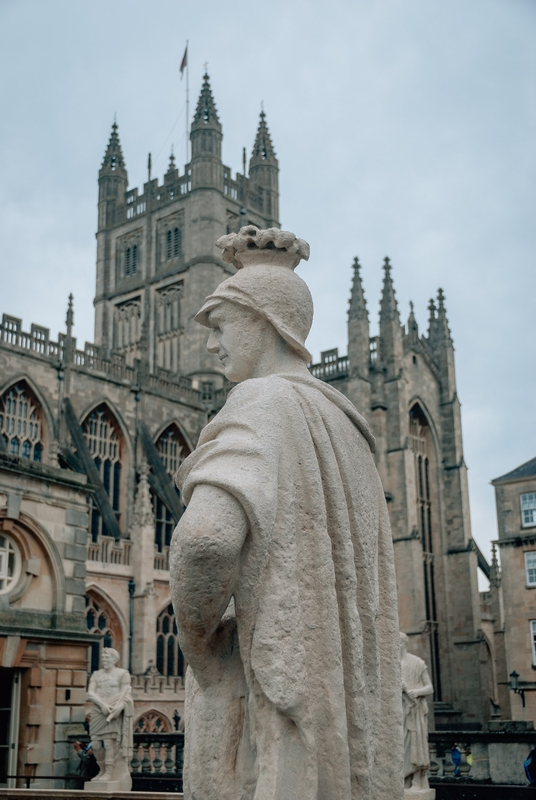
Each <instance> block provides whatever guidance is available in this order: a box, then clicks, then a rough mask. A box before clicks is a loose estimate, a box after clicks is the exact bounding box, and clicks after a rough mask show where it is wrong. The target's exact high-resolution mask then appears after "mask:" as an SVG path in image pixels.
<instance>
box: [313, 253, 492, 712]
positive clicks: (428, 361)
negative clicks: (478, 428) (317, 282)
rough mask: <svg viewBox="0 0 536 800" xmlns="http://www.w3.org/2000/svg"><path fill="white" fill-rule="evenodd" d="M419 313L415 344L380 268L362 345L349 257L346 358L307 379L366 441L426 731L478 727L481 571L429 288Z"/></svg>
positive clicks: (436, 304)
mask: <svg viewBox="0 0 536 800" xmlns="http://www.w3.org/2000/svg"><path fill="white" fill-rule="evenodd" d="M429 312H430V316H429V320H428V330H427V332H426V334H424V335H423V334H420V333H419V327H418V324H417V320H416V318H415V314H414V312H413V306H411V312H410V315H409V318H408V320H407V324H406V325H404V324H402V322H401V319H400V313H399V309H398V304H397V300H396V296H395V291H394V285H393V278H392V268H391V264H390V261H389V259H388V258H386V259H385V264H384V281H383V290H382V296H381V302H380V326H379V335H378V336H373V337H371V336H370V323H369V315H368V310H367V305H366V302H365V296H364V290H363V285H362V281H361V275H360V267H359V262H358V260H357V259H356V260H355V263H354V277H353V284H352V290H351V298H350V307H349V312H348V355H346V356H339V354H338V351H337V350H328V351H325V352H323V353H322V356H321V362H320V363H319V364H315V365H313V367H312V372H313V374H314V375H316V376H317V377H318V378H321V379H322V380H326V381H329V382H330V383H331V384H332V385H333V386H335V387H336V388H337V389H339V390H340V391H341V392H343V393H344V394H345V395H346V396H347V397H349V399H350V400H352V402H353V403H354V404H355V405H356V407H357V408H358V409H359V410H360V411H361V412H362V413H363V414H364V415H365V417H366V418H367V419H368V421H369V423H370V425H371V427H372V431H373V433H374V435H375V437H376V441H377V449H376V463H377V466H378V470H379V472H380V476H381V479H382V482H383V486H384V489H385V494H386V498H387V501H388V508H389V513H390V519H391V527H392V531H393V541H394V546H395V561H396V574H397V584H398V600H399V614H400V627H401V629H402V630H403V631H405V632H406V633H407V634H408V636H409V637H410V644H409V650H410V652H412V653H415V654H416V655H419V656H420V657H421V658H423V659H424V660H425V661H426V663H427V664H428V665H429V667H430V675H431V677H432V681H433V684H434V688H435V694H434V711H435V714H434V717H435V725H436V726H437V727H439V728H441V727H442V728H453V727H459V726H462V725H463V726H464V727H467V726H478V725H482V724H483V723H485V722H486V721H487V720H489V719H491V718H495V717H497V716H499V715H500V703H499V697H498V693H497V684H496V679H495V672H496V668H495V662H496V654H495V639H494V637H493V636H490V634H489V632H488V631H487V629H486V625H484V624H483V618H482V610H481V601H482V598H481V597H480V594H479V590H478V582H477V568H478V567H480V568H481V569H482V570H483V571H484V573H485V574H486V575H487V577H488V578H489V577H490V566H489V565H488V563H487V562H486V560H485V558H484V557H483V555H482V553H481V552H480V551H479V549H478V547H477V545H476V543H475V542H474V541H473V539H472V536H471V521H470V513H469V495H468V485H467V468H466V465H465V461H464V455H463V438H462V427H461V415H460V402H459V400H458V395H457V390H456V373H455V366H454V347H453V342H452V338H451V334H450V330H449V326H448V321H447V315H446V309H445V298H444V295H443V292H442V290H441V289H440V290H439V292H438V295H437V300H431V301H430V305H429ZM488 616H489V615H488ZM431 724H434V721H433V720H431Z"/></svg>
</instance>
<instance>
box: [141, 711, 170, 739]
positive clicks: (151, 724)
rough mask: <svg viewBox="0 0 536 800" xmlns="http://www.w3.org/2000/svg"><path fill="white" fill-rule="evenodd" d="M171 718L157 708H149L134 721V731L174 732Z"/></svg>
mask: <svg viewBox="0 0 536 800" xmlns="http://www.w3.org/2000/svg"><path fill="white" fill-rule="evenodd" d="M172 732H173V725H172V724H171V720H170V718H169V717H168V716H167V714H164V713H163V711H159V710H158V709H157V708H149V709H148V710H147V711H144V712H143V713H142V714H140V715H139V717H138V719H137V720H136V722H135V723H134V733H172Z"/></svg>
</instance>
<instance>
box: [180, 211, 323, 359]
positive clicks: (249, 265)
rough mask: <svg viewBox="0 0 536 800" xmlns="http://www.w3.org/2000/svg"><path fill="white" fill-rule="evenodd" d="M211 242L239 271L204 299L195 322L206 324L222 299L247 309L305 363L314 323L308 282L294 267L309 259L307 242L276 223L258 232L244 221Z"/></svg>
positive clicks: (309, 357) (309, 356)
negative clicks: (306, 345) (243, 225)
mask: <svg viewBox="0 0 536 800" xmlns="http://www.w3.org/2000/svg"><path fill="white" fill-rule="evenodd" d="M216 246H217V247H220V248H221V249H222V250H223V260H224V261H227V262H228V263H230V264H234V266H235V267H236V269H237V270H238V271H237V273H236V274H235V275H233V276H232V277H230V278H227V280H225V281H223V283H220V285H219V286H218V288H217V289H216V291H215V292H214V293H213V294H211V295H209V296H208V297H207V298H205V302H204V304H203V307H202V308H201V310H200V311H198V313H197V314H196V316H195V319H196V321H197V322H200V323H201V325H204V326H205V327H207V328H208V327H210V325H209V322H208V315H209V314H210V312H211V311H212V310H213V309H214V308H216V306H218V305H219V304H220V303H222V302H223V301H224V300H227V301H229V302H231V303H236V304H237V305H241V306H245V307H246V308H251V309H253V310H254V311H257V312H258V313H259V314H262V315H263V316H264V317H266V319H268V321H269V322H271V324H272V325H273V326H274V328H275V329H276V331H277V332H278V333H279V334H280V336H282V338H283V339H284V340H285V341H286V342H287V344H288V345H289V347H291V348H292V349H293V350H295V352H297V353H298V354H299V355H300V356H301V358H303V360H304V361H307V362H310V361H311V354H310V352H309V351H308V350H307V348H306V347H305V340H306V338H307V336H308V334H309V331H310V330H311V325H312V322H313V299H312V297H311V292H310V291H309V289H308V287H307V284H306V283H305V282H304V281H303V280H302V279H301V278H300V277H299V276H298V275H296V273H295V272H294V269H295V267H297V266H298V264H299V263H300V261H301V260H302V259H304V260H305V261H307V260H308V259H309V245H308V244H307V242H305V241H304V240H303V239H298V238H297V237H296V236H294V234H293V233H290V232H289V231H280V230H279V228H268V229H267V230H262V231H261V230H259V229H258V228H256V227H255V226H254V225H246V226H245V227H244V228H241V229H240V231H239V232H238V233H231V234H229V235H228V236H222V237H221V238H220V239H218V241H217V242H216Z"/></svg>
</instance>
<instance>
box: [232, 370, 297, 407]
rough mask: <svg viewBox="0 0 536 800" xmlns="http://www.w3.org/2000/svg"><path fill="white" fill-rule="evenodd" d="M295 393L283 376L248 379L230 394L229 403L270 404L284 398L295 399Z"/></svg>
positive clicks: (275, 375)
mask: <svg viewBox="0 0 536 800" xmlns="http://www.w3.org/2000/svg"><path fill="white" fill-rule="evenodd" d="M294 396H295V393H294V391H293V388H292V384H291V383H289V381H288V380H285V378H283V377H282V376H281V375H277V374H274V375H266V376H265V377H263V378H248V380H246V381H242V382H241V383H237V385H236V386H235V387H234V388H233V389H231V391H230V392H229V395H228V398H227V403H229V404H232V405H235V404H238V405H244V404H246V403H247V404H250V403H259V404H262V405H266V404H270V403H272V402H274V401H275V400H280V399H281V398H282V397H288V398H293V397H294Z"/></svg>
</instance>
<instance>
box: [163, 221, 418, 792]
mask: <svg viewBox="0 0 536 800" xmlns="http://www.w3.org/2000/svg"><path fill="white" fill-rule="evenodd" d="M217 245H218V247H220V248H222V249H223V251H224V254H223V258H224V260H225V261H227V262H228V263H232V264H233V265H234V267H236V270H237V271H236V274H234V275H232V277H230V278H228V279H227V280H225V281H224V282H223V283H221V284H220V286H219V287H218V288H217V289H216V290H215V292H214V293H213V294H212V295H210V296H209V297H207V298H206V300H205V303H204V305H203V307H202V308H201V310H200V311H199V312H198V314H197V316H196V320H197V321H198V322H200V323H201V324H202V325H204V326H205V327H206V328H208V329H209V330H210V335H209V338H208V344H207V347H208V349H209V351H210V352H211V353H214V354H215V355H216V356H218V358H219V359H220V361H221V363H222V370H223V371H224V373H225V376H226V377H227V378H228V379H229V380H230V381H232V382H235V383H236V384H237V386H235V387H234V388H233V389H232V390H231V391H230V393H229V395H228V398H227V402H226V404H225V406H224V407H223V408H222V410H221V411H220V412H219V413H218V414H217V415H216V416H215V417H214V419H212V420H211V421H210V422H209V424H208V425H207V426H206V427H205V429H204V430H203V431H202V433H201V436H200V439H199V443H198V446H197V449H196V450H195V452H194V453H193V454H192V455H191V456H190V457H189V458H187V459H186V461H185V462H184V463H183V465H182V466H181V468H180V470H179V473H178V478H177V482H178V485H179V487H180V489H181V491H182V498H183V500H184V502H185V503H186V504H187V509H186V511H185V513H184V515H183V516H182V518H181V520H180V522H179V524H178V526H177V528H176V530H175V532H174V536H173V541H172V547H171V569H170V573H171V589H172V598H173V603H174V607H175V613H176V617H177V622H178V626H179V639H180V645H181V648H182V650H183V652H184V655H185V658H186V660H187V662H188V665H189V666H188V670H187V676H186V704H185V725H186V731H185V733H186V744H185V747H186V749H185V788H184V792H185V799H186V800H195V799H197V798H202V800H237V798H241V800H253V798H255V800H261V798H262V800H283V799H284V800H402V797H403V731H402V703H401V696H402V691H401V681H400V659H399V641H398V613H397V600H396V585H395V572H394V559H393V546H392V537H391V532H390V528H389V518H388V513H387V507H386V503H385V498H384V492H383V489H382V485H381V482H380V478H379V476H378V472H377V470H376V466H375V463H374V458H373V455H372V453H373V450H374V444H375V443H374V437H373V436H372V433H371V431H370V429H369V426H368V424H367V422H366V421H365V420H364V419H363V417H362V416H361V415H360V414H359V413H358V412H357V410H356V409H355V407H354V406H353V405H352V403H351V402H350V401H349V400H348V399H347V398H346V397H344V396H343V395H342V394H341V393H340V392H338V391H337V390H336V389H335V388H333V387H332V386H330V385H329V384H328V383H323V382H321V381H319V380H317V379H315V378H314V377H312V376H311V374H310V372H309V370H308V368H307V365H308V363H309V362H310V361H311V354H310V353H309V351H308V350H307V348H306V346H305V339H306V337H307V334H308V333H309V329H310V327H311V323H312V319H313V302H312V298H311V294H310V292H309V289H308V288H307V286H306V284H305V283H304V281H303V280H302V279H301V278H300V277H298V275H297V274H296V273H295V272H294V269H295V267H296V266H297V265H298V263H299V262H300V260H301V259H305V260H307V259H308V257H309V245H308V244H307V243H306V242H304V241H303V240H301V239H297V238H296V237H295V236H294V234H292V233H289V232H286V231H280V230H279V229H277V228H271V229H269V230H259V229H257V228H256V227H254V226H251V225H250V226H246V227H244V228H242V229H241V230H240V232H239V233H238V234H230V235H229V236H224V237H222V238H221V239H220V240H218V242H217Z"/></svg>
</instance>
